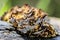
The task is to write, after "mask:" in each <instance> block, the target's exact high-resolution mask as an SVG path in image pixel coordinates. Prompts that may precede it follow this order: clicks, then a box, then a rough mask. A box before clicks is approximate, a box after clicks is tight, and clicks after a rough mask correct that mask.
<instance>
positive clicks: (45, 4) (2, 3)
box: [0, 0, 60, 17]
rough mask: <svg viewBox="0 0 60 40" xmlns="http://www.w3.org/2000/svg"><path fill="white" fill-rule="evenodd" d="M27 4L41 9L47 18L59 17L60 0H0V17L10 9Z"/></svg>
mask: <svg viewBox="0 0 60 40" xmlns="http://www.w3.org/2000/svg"><path fill="white" fill-rule="evenodd" d="M24 4H29V5H31V6H34V7H36V8H41V9H42V10H44V11H45V12H47V13H48V15H49V16H53V17H60V0H0V16H2V15H3V14H4V12H6V11H8V10H9V9H10V8H11V7H13V6H16V5H19V6H22V5H24Z"/></svg>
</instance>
